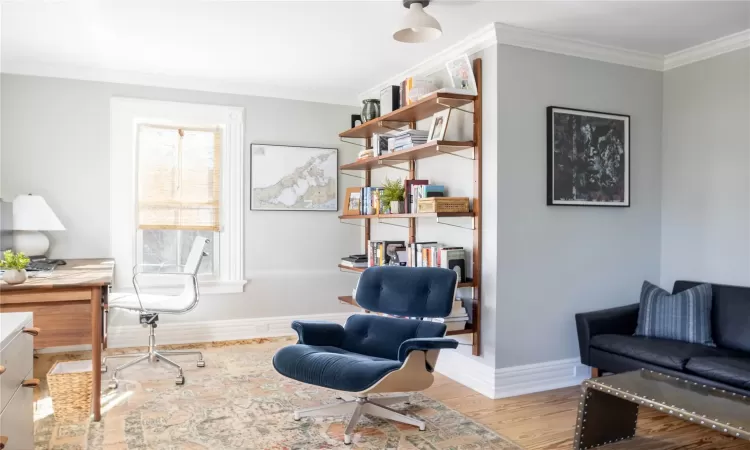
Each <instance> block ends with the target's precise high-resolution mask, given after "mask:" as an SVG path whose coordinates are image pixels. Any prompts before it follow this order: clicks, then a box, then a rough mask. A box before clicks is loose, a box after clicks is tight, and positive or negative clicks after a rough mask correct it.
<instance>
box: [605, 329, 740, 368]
mask: <svg viewBox="0 0 750 450" xmlns="http://www.w3.org/2000/svg"><path fill="white" fill-rule="evenodd" d="M591 346H592V347H594V348H598V349H600V350H604V351H606V352H610V353H615V354H618V355H622V356H627V357H629V358H633V359H637V360H639V361H645V362H648V363H651V364H656V365H659V366H664V367H668V368H670V369H674V370H684V369H685V364H687V362H688V360H689V359H690V358H693V357H697V356H723V355H730V354H732V352H731V351H730V350H724V349H720V348H716V347H708V346H705V345H701V344H692V343H689V342H682V341H675V340H671V339H658V338H647V337H641V336H626V335H621V334H600V335H598V336H594V337H593V338H592V339H591Z"/></svg>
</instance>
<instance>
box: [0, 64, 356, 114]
mask: <svg viewBox="0 0 750 450" xmlns="http://www.w3.org/2000/svg"><path fill="white" fill-rule="evenodd" d="M2 73H4V74H12V75H30V76H38V77H48V78H65V79H73V80H83V81H97V82H104V83H118V84H131V85H138V86H149V87H160V88H171V89H185V90H191V91H202V92H214V93H219V94H233V95H245V96H252V97H270V98H280V99H285V100H297V101H306V102H315V103H327V104H333V105H345V106H357V105H358V104H359V103H358V102H356V99H355V98H354V92H343V91H341V90H340V89H318V88H315V89H308V88H293V87H281V86H269V85H264V84H260V83H251V82H244V81H227V80H218V79H209V78H197V77H184V76H174V75H165V74H153V73H144V72H135V71H128V70H111V69H101V68H93V67H83V66H74V65H68V64H44V63H29V62H20V61H12V60H11V61H3V67H2Z"/></svg>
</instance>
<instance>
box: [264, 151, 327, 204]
mask: <svg viewBox="0 0 750 450" xmlns="http://www.w3.org/2000/svg"><path fill="white" fill-rule="evenodd" d="M250 209H252V210H260V211H332V212H336V211H338V209H339V207H338V149H335V148H323V147H300V146H292V145H272V144H251V145H250Z"/></svg>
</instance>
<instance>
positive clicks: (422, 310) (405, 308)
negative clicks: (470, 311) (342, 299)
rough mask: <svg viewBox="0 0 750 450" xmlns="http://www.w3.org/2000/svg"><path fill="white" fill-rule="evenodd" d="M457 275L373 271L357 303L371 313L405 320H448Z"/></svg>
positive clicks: (408, 269)
mask: <svg viewBox="0 0 750 450" xmlns="http://www.w3.org/2000/svg"><path fill="white" fill-rule="evenodd" d="M457 280H458V277H457V276H456V272H454V271H452V270H449V269H441V268H439V267H401V266H380V267H370V268H369V269H367V270H365V271H364V272H363V273H362V276H361V277H360V279H359V284H357V292H356V300H357V303H359V305H360V306H361V307H362V308H365V309H368V310H370V311H375V312H380V313H385V314H391V315H394V316H404V317H447V316H449V315H450V313H451V309H452V307H453V299H454V297H455V294H456V283H457Z"/></svg>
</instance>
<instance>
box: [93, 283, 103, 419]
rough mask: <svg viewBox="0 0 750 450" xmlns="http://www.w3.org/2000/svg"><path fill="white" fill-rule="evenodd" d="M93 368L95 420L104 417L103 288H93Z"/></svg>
mask: <svg viewBox="0 0 750 450" xmlns="http://www.w3.org/2000/svg"><path fill="white" fill-rule="evenodd" d="M91 368H92V370H93V371H94V379H93V383H92V386H91V390H92V391H93V392H92V393H91V394H92V395H91V398H92V400H93V402H94V403H93V406H92V408H93V410H94V422H98V421H99V420H101V418H102V404H101V402H102V288H101V287H99V286H97V287H92V288H91Z"/></svg>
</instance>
